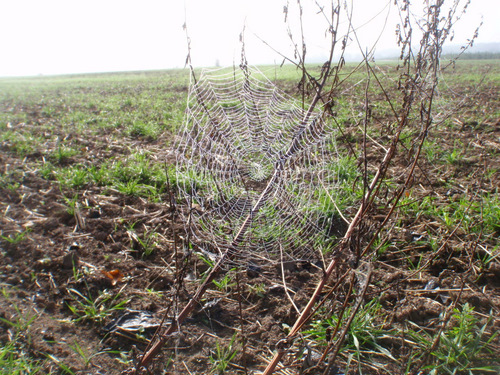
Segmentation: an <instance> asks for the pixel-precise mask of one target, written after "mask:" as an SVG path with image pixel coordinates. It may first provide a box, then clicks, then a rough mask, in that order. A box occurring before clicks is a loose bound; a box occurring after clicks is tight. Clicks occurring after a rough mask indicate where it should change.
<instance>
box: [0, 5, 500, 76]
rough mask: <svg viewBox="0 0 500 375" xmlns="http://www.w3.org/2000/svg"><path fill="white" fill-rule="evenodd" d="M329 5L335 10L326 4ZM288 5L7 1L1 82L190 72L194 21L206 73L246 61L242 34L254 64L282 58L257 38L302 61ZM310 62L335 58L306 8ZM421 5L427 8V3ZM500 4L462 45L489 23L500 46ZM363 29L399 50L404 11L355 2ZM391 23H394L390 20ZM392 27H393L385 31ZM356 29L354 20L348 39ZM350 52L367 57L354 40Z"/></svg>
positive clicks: (480, 11)
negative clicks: (242, 56) (18, 77)
mask: <svg viewBox="0 0 500 375" xmlns="http://www.w3.org/2000/svg"><path fill="white" fill-rule="evenodd" d="M318 2H319V3H322V2H324V3H328V1H320V0H318ZM286 3H287V1H286V0H246V1H245V0H186V1H183V0H142V1H139V0H136V1H128V0H85V1H80V0H12V1H7V0H0V76H14V75H37V74H66V73H81V72H105V71H123V70H146V69H166V68H176V67H183V66H184V62H185V59H186V54H187V43H186V36H185V32H184V31H183V28H182V25H183V24H184V22H185V20H187V26H188V33H189V36H190V39H191V48H192V62H193V64H194V65H196V66H213V65H215V64H216V63H217V62H218V63H219V64H221V65H232V64H233V63H234V62H235V63H236V64H238V63H239V61H240V50H241V44H240V43H239V34H240V32H241V30H242V29H243V26H244V25H246V32H245V40H246V46H247V59H248V62H249V63H250V64H261V63H271V64H272V63H277V64H280V63H281V61H282V59H281V58H280V57H279V55H277V54H276V53H275V52H273V51H272V50H271V49H270V48H269V47H267V46H266V45H264V44H263V43H262V42H261V41H259V39H258V38H257V37H256V36H255V35H258V36H259V37H260V38H262V39H264V40H266V41H267V42H268V43H269V44H271V45H272V46H273V47H274V48H276V49H277V50H279V51H280V52H282V53H284V54H286V55H287V56H290V57H293V49H292V47H291V42H290V40H289V38H288V37H287V27H291V28H292V31H293V33H294V35H295V36H296V38H297V41H299V38H300V28H299V26H298V24H297V23H296V22H295V21H296V20H297V19H298V18H297V17H296V12H295V11H294V10H295V9H296V3H297V2H296V0H289V3H290V14H289V20H291V21H292V23H291V24H289V25H288V26H287V24H285V23H284V14H283V6H284V5H285V4H286ZM302 3H303V6H304V24H303V26H304V29H305V31H306V42H307V46H308V55H309V57H310V59H311V60H317V61H321V60H322V59H323V58H324V55H325V54H326V52H327V47H328V41H327V39H326V38H325V30H326V29H327V27H328V26H327V23H326V21H325V20H324V18H323V17H322V15H321V14H317V11H318V7H317V6H316V5H315V2H314V1H312V0H302ZM413 3H418V4H421V2H420V1H413ZM499 14H500V1H499V0H472V2H471V4H470V6H469V11H468V14H467V15H466V17H465V18H464V20H463V22H460V23H459V24H457V26H458V27H457V28H456V34H455V35H456V36H455V40H454V42H456V43H462V42H464V41H465V40H466V39H467V38H470V37H471V36H472V34H473V32H474V30H475V28H476V27H477V26H478V25H479V23H480V22H481V20H483V21H484V25H483V27H482V29H481V31H480V34H479V39H478V42H485V43H486V42H500V22H499ZM353 15H354V16H353V24H354V26H355V28H356V30H357V33H358V37H359V39H360V43H361V46H362V47H363V48H370V47H371V46H372V45H373V44H374V42H375V41H377V40H378V44H377V51H383V50H386V49H390V48H395V47H396V46H395V33H394V29H395V22H396V21H397V17H398V16H397V12H396V8H395V6H394V1H393V0H354V8H353ZM386 19H387V20H388V22H387V23H386V22H385V20H386ZM384 24H386V26H385V28H384ZM347 25H348V23H347V20H346V18H345V17H344V18H343V19H342V20H341V24H340V30H341V31H344V30H345V29H346V27H347ZM350 48H351V49H350V50H351V51H352V52H357V51H358V47H357V44H356V43H355V42H354V41H351V42H350Z"/></svg>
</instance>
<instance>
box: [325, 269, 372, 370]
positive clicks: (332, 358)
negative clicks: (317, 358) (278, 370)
mask: <svg viewBox="0 0 500 375" xmlns="http://www.w3.org/2000/svg"><path fill="white" fill-rule="evenodd" d="M371 277H372V267H371V265H370V268H369V270H368V274H367V275H366V281H365V285H364V286H363V290H362V292H361V294H360V295H359V296H358V301H357V303H356V306H355V307H354V310H353V311H352V312H351V315H350V316H349V320H348V321H347V323H346V325H345V326H344V329H343V330H342V333H341V334H340V338H339V340H338V341H337V342H336V343H335V351H334V352H333V353H332V355H331V356H330V358H329V359H328V366H327V367H326V369H325V371H324V373H323V374H324V375H328V373H329V372H330V368H331V367H332V365H333V363H334V362H335V359H336V358H337V355H338V354H339V351H340V348H341V346H342V344H343V343H344V341H345V337H346V336H347V331H348V330H349V327H350V326H351V324H352V321H353V320H354V317H355V316H356V314H357V313H358V310H359V308H360V306H361V303H362V302H363V297H364V296H365V294H366V292H367V290H368V286H369V285H370V280H371ZM339 321H340V320H339Z"/></svg>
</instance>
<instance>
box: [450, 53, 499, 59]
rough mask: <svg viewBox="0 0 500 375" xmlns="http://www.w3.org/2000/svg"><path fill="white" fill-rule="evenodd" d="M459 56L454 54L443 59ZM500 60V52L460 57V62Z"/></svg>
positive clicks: (469, 54) (465, 54)
mask: <svg viewBox="0 0 500 375" xmlns="http://www.w3.org/2000/svg"><path fill="white" fill-rule="evenodd" d="M456 57H457V55H456V54H453V53H447V54H444V55H443V56H442V58H443V59H451V60H453V59H454V58H456ZM493 59H500V52H467V53H464V54H463V55H461V56H460V57H459V60H493Z"/></svg>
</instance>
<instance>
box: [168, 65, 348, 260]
mask: <svg viewBox="0 0 500 375" xmlns="http://www.w3.org/2000/svg"><path fill="white" fill-rule="evenodd" d="M332 133H333V129H331V128H330V126H329V125H328V124H327V121H324V119H323V118H322V116H321V112H320V111H319V110H315V111H312V112H310V113H308V112H307V110H304V109H302V108H301V106H300V103H298V102H297V101H296V100H294V99H293V98H291V97H289V96H288V95H286V94H285V93H283V92H282V91H280V90H279V89H278V88H277V87H276V86H275V85H274V84H273V83H272V82H270V81H269V80H267V79H266V78H265V77H264V75H263V74H262V73H261V72H260V71H258V70H257V69H255V68H248V67H245V68H243V69H239V70H234V71H231V70H227V69H225V70H220V69H219V70H203V71H202V73H201V76H200V77H199V79H198V80H197V81H195V82H192V84H191V88H190V92H189V97H188V106H187V116H186V121H185V124H184V128H183V130H182V132H181V136H180V140H179V142H178V144H177V148H176V155H177V166H176V173H177V176H176V178H177V183H178V189H179V192H180V195H181V197H183V198H184V199H185V200H186V202H187V203H188V204H189V212H187V213H186V212H185V213H184V214H185V217H184V220H185V223H186V224H187V227H188V228H187V229H188V231H189V233H190V236H191V242H193V243H194V244H195V245H197V247H198V248H199V249H201V250H202V251H206V252H207V254H209V255H210V254H214V255H217V254H218V253H220V252H223V251H226V250H228V249H229V252H230V253H233V254H231V255H232V256H231V262H232V263H237V264H245V265H248V264H249V263H253V264H258V265H261V266H263V265H266V264H272V263H273V262H274V261H294V260H309V261H311V260H313V259H322V254H323V253H324V252H325V251H327V250H328V244H329V243H331V241H330V242H329V241H328V240H329V237H330V236H331V234H332V232H333V231H334V229H333V228H332V225H334V223H335V220H333V218H334V217H335V216H337V217H338V214H337V213H336V211H335V205H334V204H333V202H331V200H330V196H329V194H328V193H327V190H330V191H331V189H332V188H333V187H334V186H335V184H336V180H337V179H336V176H335V168H334V167H333V166H334V165H335V160H336V159H337V153H336V151H335V147H334V144H333V142H332V140H331V139H332ZM242 226H244V228H243V230H241V229H242ZM238 233H239V235H238V238H236V236H237V234H238ZM235 244H236V246H235ZM234 252H236V254H234Z"/></svg>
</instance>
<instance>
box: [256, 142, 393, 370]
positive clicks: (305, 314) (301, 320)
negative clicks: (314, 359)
mask: <svg viewBox="0 0 500 375" xmlns="http://www.w3.org/2000/svg"><path fill="white" fill-rule="evenodd" d="M399 133H400V132H398V133H397V135H396V137H397V138H398V139H399ZM396 145H397V142H393V143H392V145H391V147H390V148H389V150H388V151H387V153H386V155H385V157H384V160H383V161H382V163H381V165H380V168H379V169H378V171H377V174H376V175H375V177H374V178H373V180H372V182H371V184H370V186H369V188H368V191H367V193H366V195H365V198H364V202H366V203H367V204H362V205H361V206H360V207H359V209H358V212H357V213H356V215H355V216H354V219H353V220H352V221H351V224H350V225H349V228H347V232H346V234H345V235H344V238H343V239H342V241H341V242H340V245H339V248H338V249H337V253H338V254H342V253H343V252H344V251H345V250H346V249H347V248H348V246H349V243H350V240H351V238H352V236H353V234H354V230H355V229H356V227H357V226H358V224H359V223H360V221H361V219H362V217H363V215H364V212H365V210H366V208H367V207H366V206H368V205H369V203H368V202H369V198H370V196H371V193H372V192H373V191H374V189H375V187H376V186H377V184H378V182H379V179H380V178H381V177H382V176H383V175H384V174H385V171H386V169H387V166H388V164H389V161H390V160H391V158H392V157H393V155H394V151H395V149H396ZM338 259H339V258H338V257H334V258H333V259H332V261H331V262H330V264H329V265H328V268H327V269H326V270H325V272H324V274H323V277H322V278H321V280H320V281H319V282H318V285H317V286H316V289H315V290H314V293H313V295H312V296H311V298H310V299H309V302H308V303H307V305H306V307H305V308H304V310H303V311H302V314H300V316H299V317H298V318H297V320H296V322H295V324H294V325H293V327H292V329H291V330H290V332H289V333H288V335H287V339H291V338H293V337H294V336H295V335H296V334H297V333H298V332H299V331H300V330H301V329H302V326H303V325H304V324H305V323H306V322H307V321H308V320H309V318H310V317H311V311H312V309H313V307H314V305H315V304H316V301H317V300H318V299H319V295H320V294H321V292H322V290H323V287H324V286H325V285H326V283H327V282H328V279H329V278H330V276H331V274H332V273H333V271H334V270H335V267H336V266H337V262H338ZM285 353H286V351H285V350H278V351H276V353H275V355H274V357H273V358H272V360H271V361H270V362H269V364H268V365H267V367H266V369H265V370H264V372H263V373H262V374H263V375H269V374H272V373H273V372H274V370H275V368H276V366H277V365H278V363H279V361H280V360H281V358H283V356H284V355H285Z"/></svg>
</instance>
